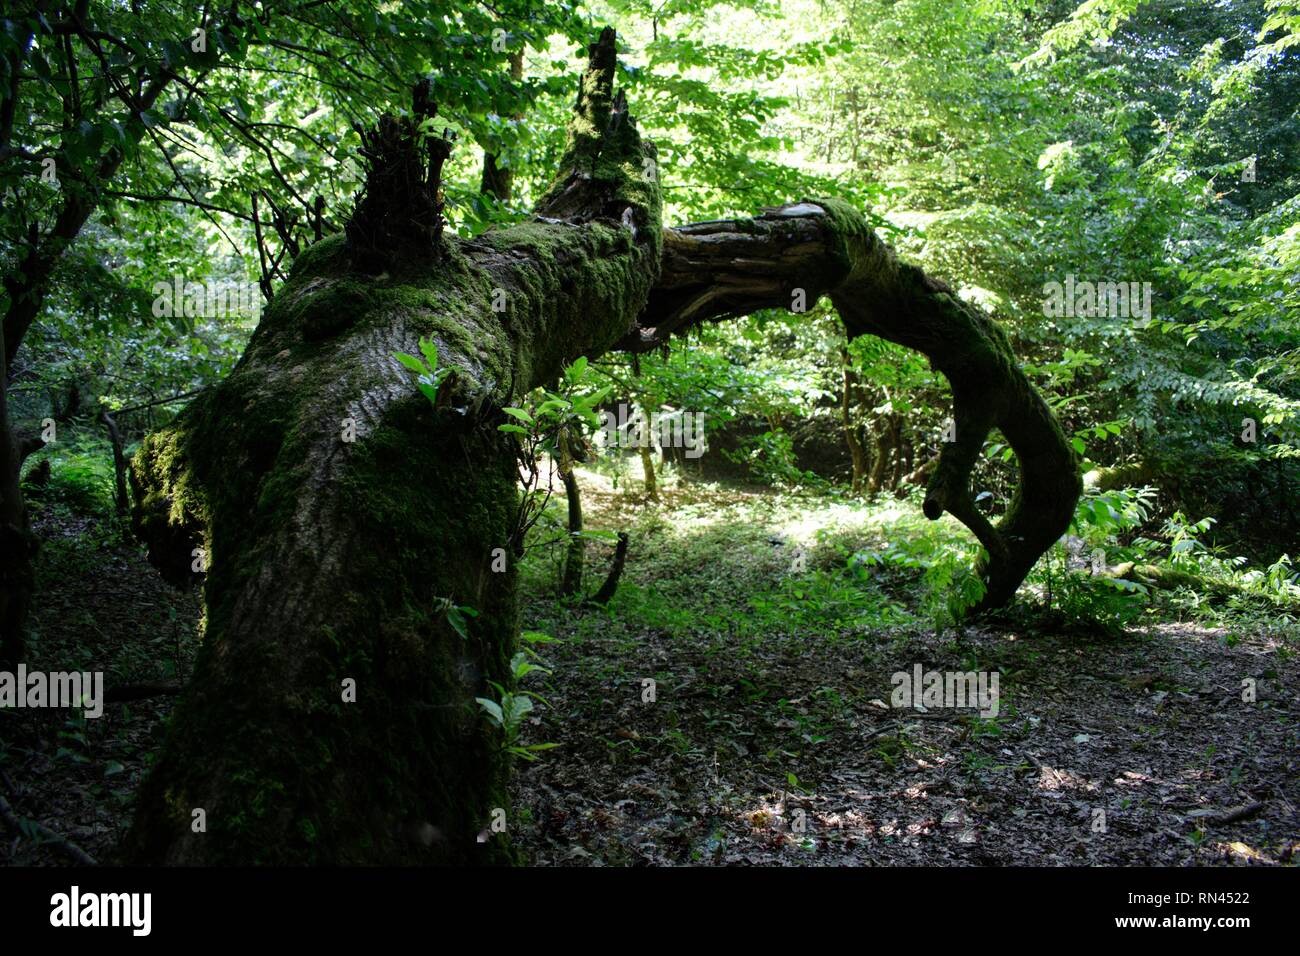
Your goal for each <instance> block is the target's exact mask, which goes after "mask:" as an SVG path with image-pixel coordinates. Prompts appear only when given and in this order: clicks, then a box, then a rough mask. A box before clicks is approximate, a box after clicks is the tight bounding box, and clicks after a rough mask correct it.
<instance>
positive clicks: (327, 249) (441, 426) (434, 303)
mask: <svg viewBox="0 0 1300 956" xmlns="http://www.w3.org/2000/svg"><path fill="white" fill-rule="evenodd" d="M591 54H592V55H591V64H590V67H589V70H588V72H587V73H586V75H585V76H584V77H583V81H582V88H581V91H580V93H579V97H578V103H577V108H576V112H575V120H574V125H573V132H572V135H571V137H570V145H569V149H568V152H567V154H566V156H565V159H564V162H563V165H562V169H561V173H560V175H559V176H558V178H557V179H556V182H555V184H554V186H553V187H552V189H551V190H550V192H549V193H548V194H547V195H546V197H545V198H544V199H543V201H542V203H541V204H540V206H539V209H538V213H539V215H538V217H537V219H536V221H533V222H529V223H525V224H522V225H519V226H516V227H514V228H510V229H503V230H501V231H495V232H489V233H487V234H485V235H483V236H481V237H479V238H478V239H477V240H475V241H473V242H461V241H454V240H451V239H450V238H445V237H444V238H442V239H441V240H440V241H441V243H442V248H441V249H440V250H439V254H438V255H437V256H436V257H435V259H434V260H433V261H432V262H431V261H430V260H429V258H428V257H427V256H414V257H409V258H406V257H402V256H395V257H394V260H393V262H392V263H391V264H390V267H389V268H388V269H387V270H386V271H383V272H380V273H378V274H376V273H375V271H374V251H375V250H374V247H373V246H372V247H370V248H367V249H366V250H365V255H364V260H365V261H362V262H359V261H357V257H356V256H354V255H353V254H352V250H350V247H349V245H348V242H347V239H346V238H345V237H343V236H337V237H334V238H329V239H325V240H323V241H321V242H319V243H317V244H316V245H314V246H313V247H311V248H310V249H309V250H307V251H306V252H304V253H303V254H302V256H300V257H299V259H298V260H297V261H296V262H295V264H294V268H293V272H292V275H291V277H290V279H289V281H288V282H287V284H286V285H285V287H284V289H283V290H282V291H281V292H279V293H278V294H277V295H276V297H275V300H274V302H273V303H272V304H271V306H270V307H269V308H268V310H267V312H266V313H265V315H264V316H263V319H262V321H261V323H260V324H259V326H258V328H257V330H256V332H255V333H254V335H253V337H252V340H251V341H250V343H249V346H248V348H247V351H246V352H245V354H244V356H243V358H242V359H241V360H240V362H239V365H238V366H237V368H236V369H235V370H234V372H233V373H232V374H231V375H230V377H229V378H228V379H226V380H225V381H224V382H222V383H221V385H220V386H219V387H217V388H215V389H213V390H211V391H210V392H208V393H205V394H204V395H203V396H202V397H201V398H199V399H197V400H196V401H195V402H194V403H193V404H191V405H190V406H189V407H188V408H187V409H186V411H185V412H184V413H183V414H182V415H181V416H180V417H179V418H178V419H177V420H176V422H175V423H174V424H173V425H172V426H170V427H169V428H167V429H166V430H165V431H162V432H160V433H157V434H154V435H152V436H151V437H150V438H149V439H148V440H147V441H146V442H145V443H144V445H143V447H142V448H141V450H140V452H139V453H138V454H137V456H136V457H135V459H134V462H133V472H132V476H133V486H134V497H135V515H136V524H137V527H138V529H139V531H140V533H141V534H142V536H143V537H144V539H145V540H146V541H147V542H148V543H149V546H150V553H151V556H152V558H153V560H154V561H155V563H157V564H158V565H159V566H160V567H161V568H162V569H163V570H164V571H165V573H167V574H168V575H169V576H171V577H172V578H173V579H182V580H183V579H188V578H189V577H190V576H191V575H192V574H193V573H194V571H195V569H201V568H202V567H203V563H206V581H205V582H204V590H205V597H206V616H205V621H204V626H205V634H204V641H203V647H202V650H201V653H200V655H199V658H198V660H197V662H196V666H195V672H194V676H193V679H192V681H191V685H190V688H189V690H188V691H187V693H186V695H185V696H184V698H183V700H182V701H181V702H180V704H179V705H178V708H177V711H176V713H175V715H174V717H173V719H172V721H171V725H170V727H169V728H168V733H167V737H166V740H165V743H164V746H163V750H162V753H161V756H160V759H159V761H158V763H157V765H156V767H155V768H154V769H153V771H152V772H151V774H150V776H149V777H148V779H147V781H146V783H145V785H144V787H143V789H142V793H141V796H140V801H139V807H138V811H137V816H136V819H135V823H134V826H133V828H132V831H131V833H130V835H129V837H128V839H127V842H126V845H125V848H124V850H125V852H124V854H123V855H124V857H125V858H126V859H129V860H134V861H149V862H176V863H249V862H265V863H288V862H292V863H312V862H336V863H345V862H380V861H382V862H386V863H394V862H464V861H473V860H483V859H490V858H492V857H493V856H498V857H499V856H501V855H502V848H503V846H504V843H503V840H502V838H500V837H498V836H493V837H492V838H490V839H487V840H485V841H483V842H480V841H479V840H478V839H476V837H477V835H478V834H479V833H480V832H481V831H483V830H484V829H485V828H487V827H488V826H489V822H490V820H491V814H492V811H493V809H494V808H497V807H501V808H506V807H507V806H508V805H507V798H506V794H505V792H504V775H503V772H502V770H503V767H502V763H503V760H502V755H501V751H500V746H499V744H500V741H499V740H497V739H496V738H495V736H494V732H493V731H492V729H491V726H490V724H489V723H488V722H487V721H486V720H485V719H484V717H483V715H482V712H481V710H480V708H479V707H478V706H477V705H476V704H475V701H474V698H475V697H476V696H488V697H490V696H493V694H492V691H491V690H490V689H489V684H488V681H489V680H495V681H498V682H500V683H502V684H508V682H509V681H508V676H507V674H508V662H509V659H510V656H511V653H512V651H513V646H514V640H515V631H516V623H517V622H516V610H515V599H514V583H515V582H514V579H515V572H514V569H513V568H512V567H508V568H507V570H505V571H504V572H497V571H495V570H494V567H493V566H494V563H495V564H496V566H497V567H498V568H499V567H500V562H499V560H498V561H495V562H494V553H495V554H497V555H499V552H495V549H497V548H503V549H506V551H507V552H509V550H510V542H509V540H508V538H509V533H510V529H511V528H512V527H513V524H514V509H515V508H516V507H517V502H518V497H519V496H518V488H517V484H518V480H517V471H516V468H515V452H514V449H513V447H512V446H511V444H510V442H509V438H508V436H504V435H503V434H501V433H499V432H498V431H497V428H496V425H497V424H498V422H499V421H501V420H502V419H501V416H500V415H499V414H498V413H497V410H498V409H499V408H500V407H501V406H503V405H506V404H511V403H514V402H516V401H517V400H518V399H519V398H520V397H521V396H522V395H523V394H524V393H525V392H527V391H528V390H530V389H532V388H533V387H535V386H537V385H538V384H541V383H542V382H545V381H547V380H550V379H553V378H554V377H555V376H556V375H557V374H559V372H560V371H561V369H562V368H563V366H564V365H565V364H566V363H568V362H570V361H572V360H573V359H574V358H575V357H577V356H579V355H582V354H598V353H600V352H602V351H604V350H606V349H607V348H609V347H610V346H611V345H613V343H614V342H616V341H617V340H618V339H619V338H620V337H622V336H623V335H624V334H625V333H626V332H627V330H628V328H629V327H631V326H632V324H633V323H634V320H635V317H636V315H637V314H638V313H639V312H640V311H641V310H642V309H643V307H644V305H645V302H646V299H647V295H648V293H649V289H650V287H651V285H652V284H653V282H654V280H655V278H656V275H657V267H658V258H659V240H660V226H659V194H658V187H657V184H656V183H655V182H654V179H653V176H647V175H646V171H647V169H649V168H652V163H653V160H654V155H653V151H652V150H651V148H650V147H649V146H646V145H643V144H642V143H641V140H640V137H639V135H638V133H637V132H636V130H635V127H634V125H633V123H632V121H631V119H630V117H628V116H626V114H625V113H623V112H622V111H620V110H616V109H615V108H614V107H615V100H614V98H613V95H612V92H613V91H612V81H613V74H614V36H613V32H612V31H606V32H605V33H604V34H602V36H601V38H600V41H599V42H598V43H595V44H593V45H592V50H591ZM379 232H384V233H387V232H390V230H387V229H385V230H379ZM426 232H427V230H426ZM377 234H378V233H377ZM424 338H428V339H432V340H433V341H434V342H435V343H436V345H437V348H438V356H439V365H440V367H444V368H446V367H450V368H452V369H454V371H455V375H454V378H453V379H452V380H451V382H450V384H449V385H448V386H447V387H446V392H445V394H444V395H441V396H440V400H439V403H438V406H437V407H436V408H435V407H434V406H433V405H432V404H431V403H430V402H429V401H427V400H426V399H425V397H424V396H423V395H422V394H421V393H420V392H419V391H418V390H417V387H416V382H415V381H414V377H413V376H412V375H411V373H410V372H409V371H407V370H406V369H404V368H403V367H402V366H401V365H400V364H399V363H398V362H397V361H396V360H395V359H394V358H393V356H394V353H397V352H406V353H412V354H419V348H418V343H419V341H420V340H421V339H424ZM449 607H467V608H472V609H473V611H475V612H477V616H469V615H466V619H467V621H468V631H467V632H468V638H465V637H462V636H461V635H460V634H459V633H458V630H457V628H456V627H454V626H453V624H452V622H451V621H450V620H449V619H448V608H449ZM353 689H354V693H355V701H352V700H351V697H352V693H353ZM200 810H201V811H203V812H202V814H198V813H197V812H196V811H200ZM200 819H201V820H202V823H203V824H204V826H205V831H204V832H196V830H198V829H199V824H198V821H199V820H200ZM507 820H508V818H507Z"/></svg>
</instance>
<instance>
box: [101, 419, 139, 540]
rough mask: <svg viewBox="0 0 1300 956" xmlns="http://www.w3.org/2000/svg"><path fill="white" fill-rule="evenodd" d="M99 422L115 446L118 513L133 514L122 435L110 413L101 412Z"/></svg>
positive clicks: (115, 496)
mask: <svg viewBox="0 0 1300 956" xmlns="http://www.w3.org/2000/svg"><path fill="white" fill-rule="evenodd" d="M99 420H100V421H101V422H103V423H104V428H105V430H107V432H108V441H109V444H111V445H112V446H113V504H114V506H115V507H116V508H117V513H118V514H119V515H122V516H126V515H128V514H130V512H131V496H130V494H128V493H127V490H126V470H127V466H126V455H125V454H124V453H123V451H122V433H121V432H120V431H119V430H118V427H117V422H116V421H114V419H113V416H112V415H110V414H109V413H108V412H100V413H99Z"/></svg>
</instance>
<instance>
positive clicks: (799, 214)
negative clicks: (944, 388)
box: [622, 199, 1082, 611]
mask: <svg viewBox="0 0 1300 956" xmlns="http://www.w3.org/2000/svg"><path fill="white" fill-rule="evenodd" d="M795 289H802V290H803V291H804V293H805V296H806V301H809V302H812V301H816V299H817V298H818V297H820V296H822V295H829V296H830V299H831V302H832V303H833V304H834V306H835V308H836V309H837V310H838V311H839V314H840V318H841V319H842V320H843V322H844V327H845V330H846V331H847V333H848V334H849V336H850V337H853V336H857V335H868V334H869V335H876V336H879V337H880V338H882V339H886V340H888V341H890V342H897V343H898V344H900V345H904V346H907V347H908V348H911V349H915V350H916V351H918V352H921V353H923V354H925V355H926V356H928V357H929V359H930V362H931V364H932V365H933V366H934V367H935V368H936V369H938V370H939V371H940V372H942V373H943V375H944V376H945V377H946V378H947V379H948V382H949V384H950V386H951V387H952V393H953V403H954V418H955V422H956V440H955V441H952V442H947V443H945V444H944V446H943V449H942V451H941V452H940V455H939V461H938V463H937V465H936V466H935V468H934V471H933V473H932V475H931V477H930V481H929V485H928V489H927V492H926V497H925V504H924V508H925V513H926V515H927V516H928V517H929V518H931V519H936V518H938V517H939V516H940V515H942V514H943V513H944V512H945V511H947V512H949V513H951V514H952V515H953V517H955V518H957V519H958V520H959V521H961V522H962V524H964V525H966V527H968V528H969V529H970V530H971V531H972V532H973V533H974V534H975V536H976V538H978V539H979V542H980V544H982V545H983V546H984V548H985V550H986V552H987V556H986V559H985V560H984V561H983V563H982V566H981V569H980V570H981V573H982V575H983V577H984V579H985V582H986V593H985V596H984V598H983V600H982V601H981V602H980V604H979V605H978V606H977V607H976V608H975V610H976V611H980V610H986V609H989V608H995V607H1000V606H1002V605H1003V604H1005V603H1006V602H1007V601H1009V600H1010V599H1011V598H1012V597H1013V596H1014V594H1015V591H1016V588H1017V587H1019V585H1020V583H1021V582H1022V581H1023V580H1024V578H1025V575H1026V574H1028V573H1029V570H1030V568H1032V567H1033V565H1034V562H1035V561H1037V560H1038V557H1039V556H1040V555H1041V554H1042V553H1043V552H1044V551H1046V550H1047V549H1048V548H1049V547H1051V545H1052V543H1053V542H1054V541H1056V539H1057V538H1059V537H1060V535H1061V534H1062V533H1064V531H1065V529H1066V527H1067V526H1068V525H1069V522H1070V519H1071V517H1072V516H1073V514H1074V506H1075V503H1076V501H1077V500H1078V497H1079V493H1080V491H1081V489H1082V482H1081V479H1080V477H1079V463H1078V457H1077V456H1076V455H1075V453H1074V450H1073V449H1072V448H1071V447H1070V445H1069V443H1068V442H1067V441H1066V438H1065V435H1064V433H1063V432H1062V431H1061V427H1060V425H1059V424H1058V422H1057V421H1056V418H1055V417H1054V416H1053V415H1052V412H1051V410H1050V409H1049V408H1048V407H1047V404H1046V403H1045V402H1044V401H1043V399H1042V397H1041V396H1039V394H1038V393H1037V392H1036V391H1034V388H1033V386H1032V385H1030V383H1029V380H1028V379H1027V378H1025V375H1024V373H1023V372H1022V371H1021V370H1020V368H1019V366H1018V365H1017V364H1016V360H1015V356H1014V355H1013V354H1012V352H1011V346H1010V343H1009V342H1008V341H1007V338H1006V335H1005V334H1004V333H1003V331H1002V330H1001V329H1000V328H998V326H997V325H996V324H994V323H993V322H992V321H991V320H990V319H989V318H988V317H987V316H986V315H984V314H983V313H982V312H981V311H980V310H979V309H977V308H975V307H974V306H972V305H970V304H968V303H966V302H963V301H962V300H961V299H959V298H958V297H957V296H956V295H955V294H954V293H953V291H952V290H951V289H950V288H948V286H946V285H944V284H943V283H942V282H940V281H938V280H936V279H933V278H931V277H930V276H927V275H926V274H925V273H924V272H923V271H922V270H921V269H920V268H918V267H916V266H914V265H910V264H908V263H904V262H899V261H898V259H897V258H896V257H895V256H894V252H893V250H892V249H890V248H889V246H887V245H886V244H885V243H883V242H882V241H881V240H880V239H879V238H878V237H877V236H876V234H875V233H874V232H873V231H872V230H871V228H870V227H869V226H868V225H867V222H866V220H865V219H864V218H863V217H862V215H861V214H860V213H858V212H857V211H856V210H854V209H852V208H850V207H849V206H847V205H846V204H844V203H843V202H840V201H839V200H834V199H816V200H805V201H802V202H798V203H793V204H791V205H786V206H781V207H779V208H776V209H769V210H766V211H764V212H763V213H762V214H760V215H759V216H757V217H755V218H753V219H729V220H715V221H712V222H703V223H695V224H693V225H689V226H682V227H679V228H677V229H670V230H667V231H666V232H665V234H664V252H663V264H662V274H661V277H660V280H659V283H658V284H657V285H656V287H655V289H654V291H653V292H652V293H651V296H650V304H649V306H648V307H647V309H646V313H645V315H644V316H642V319H641V322H640V326H639V327H638V328H637V329H636V330H635V331H634V332H633V333H632V334H631V335H629V336H628V338H627V339H626V340H625V341H624V342H623V343H622V347H624V348H627V349H631V350H647V349H652V348H656V347H658V346H659V345H660V344H662V343H663V342H664V341H666V340H667V339H668V337H669V336H670V335H672V334H673V333H675V332H680V331H682V330H684V329H687V328H689V327H691V326H692V325H695V324H698V323H700V322H704V321H709V320H714V319H720V318H726V317H730V316H740V315H746V314H748V313H749V312H752V311H753V310H755V309H759V308H789V307H790V304H791V301H792V298H793V294H794V290H795ZM993 428H998V429H1000V430H1001V432H1002V434H1003V435H1004V436H1005V437H1006V439H1007V441H1008V443H1009V444H1010V445H1011V447H1012V448H1013V449H1014V450H1015V453H1016V456H1017V459H1018V463H1019V467H1020V482H1019V485H1018V487H1017V489H1016V493H1015V496H1014V497H1013V499H1012V501H1011V504H1010V506H1009V507H1008V509H1007V512H1006V514H1005V515H1004V516H1003V518H1002V520H1001V521H999V523H998V525H997V526H996V527H994V526H993V525H992V524H991V523H990V522H989V521H988V519H987V518H985V517H984V516H983V515H982V514H981V513H980V512H979V511H978V510H977V509H976V508H975V505H974V502H973V500H972V497H971V493H970V487H969V485H970V472H971V469H972V468H973V467H974V466H975V463H976V461H977V459H978V457H979V454H980V451H981V449H982V448H983V445H984V439H985V438H986V437H987V436H988V434H989V432H990V431H991V430H992V429H993Z"/></svg>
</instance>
